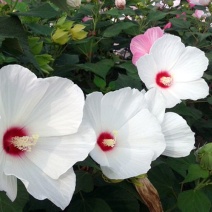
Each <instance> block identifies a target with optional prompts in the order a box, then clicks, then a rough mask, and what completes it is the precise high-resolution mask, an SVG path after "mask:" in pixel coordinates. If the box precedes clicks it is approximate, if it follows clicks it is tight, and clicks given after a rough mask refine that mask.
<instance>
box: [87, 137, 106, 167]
mask: <svg viewBox="0 0 212 212" xmlns="http://www.w3.org/2000/svg"><path fill="white" fill-rule="evenodd" d="M96 140H97V138H96ZM90 156H91V157H92V158H93V160H95V161H96V162H97V163H98V164H100V165H101V166H109V161H108V158H107V152H104V151H102V149H101V148H100V147H99V145H98V144H96V145H95V147H94V149H93V150H92V151H91V152H90Z"/></svg>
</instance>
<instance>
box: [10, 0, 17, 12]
mask: <svg viewBox="0 0 212 212" xmlns="http://www.w3.org/2000/svg"><path fill="white" fill-rule="evenodd" d="M10 2H11V3H10V5H11V10H10V11H11V12H12V11H13V10H14V9H15V7H16V5H17V4H18V0H16V1H15V3H14V5H13V1H12V0H11V1H10Z"/></svg>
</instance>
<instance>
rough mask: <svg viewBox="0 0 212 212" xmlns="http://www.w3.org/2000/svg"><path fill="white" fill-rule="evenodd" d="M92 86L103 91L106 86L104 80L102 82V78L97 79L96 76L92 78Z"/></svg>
mask: <svg viewBox="0 0 212 212" xmlns="http://www.w3.org/2000/svg"><path fill="white" fill-rule="evenodd" d="M93 82H94V84H95V85H96V86H97V87H98V88H100V89H104V88H105V86H106V82H105V80H103V79H102V78H100V77H98V76H94V80H93Z"/></svg>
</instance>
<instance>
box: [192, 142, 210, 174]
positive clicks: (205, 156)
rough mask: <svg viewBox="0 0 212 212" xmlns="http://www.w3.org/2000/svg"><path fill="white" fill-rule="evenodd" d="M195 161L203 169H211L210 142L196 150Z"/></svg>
mask: <svg viewBox="0 0 212 212" xmlns="http://www.w3.org/2000/svg"><path fill="white" fill-rule="evenodd" d="M196 157H197V161H198V162H199V164H200V166H201V167H202V168H203V169H207V170H209V171H212V143H208V144H205V145H204V146H202V147H201V148H199V149H198V150H197V151H196Z"/></svg>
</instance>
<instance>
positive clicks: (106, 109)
mask: <svg viewBox="0 0 212 212" xmlns="http://www.w3.org/2000/svg"><path fill="white" fill-rule="evenodd" d="M146 108H147V105H146V102H145V99H144V96H143V94H142V93H141V92H139V91H138V90H136V89H131V88H123V89H120V90H117V91H114V92H109V93H107V94H105V95H104V96H103V95H102V94H101V93H100V92H94V93H92V94H90V95H88V96H87V98H86V103H85V111H84V118H85V120H87V121H89V122H90V123H91V125H92V127H93V129H94V130H95V133H96V139H95V141H96V145H95V148H94V149H93V150H92V151H91V153H90V155H91V157H92V158H93V159H94V160H95V161H96V162H97V163H99V164H100V166H101V169H102V172H103V173H104V175H105V176H107V177H108V178H110V179H125V178H130V177H134V176H137V175H140V174H144V173H147V171H148V170H149V169H150V164H151V162H152V161H153V160H155V159H156V158H157V157H158V156H159V155H160V154H161V153H162V152H163V151H164V149H165V142H164V137H163V134H162V132H161V127H160V125H159V123H158V121H157V120H156V118H155V117H154V116H153V115H152V114H151V113H150V112H149V111H148V110H147V109H146Z"/></svg>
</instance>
